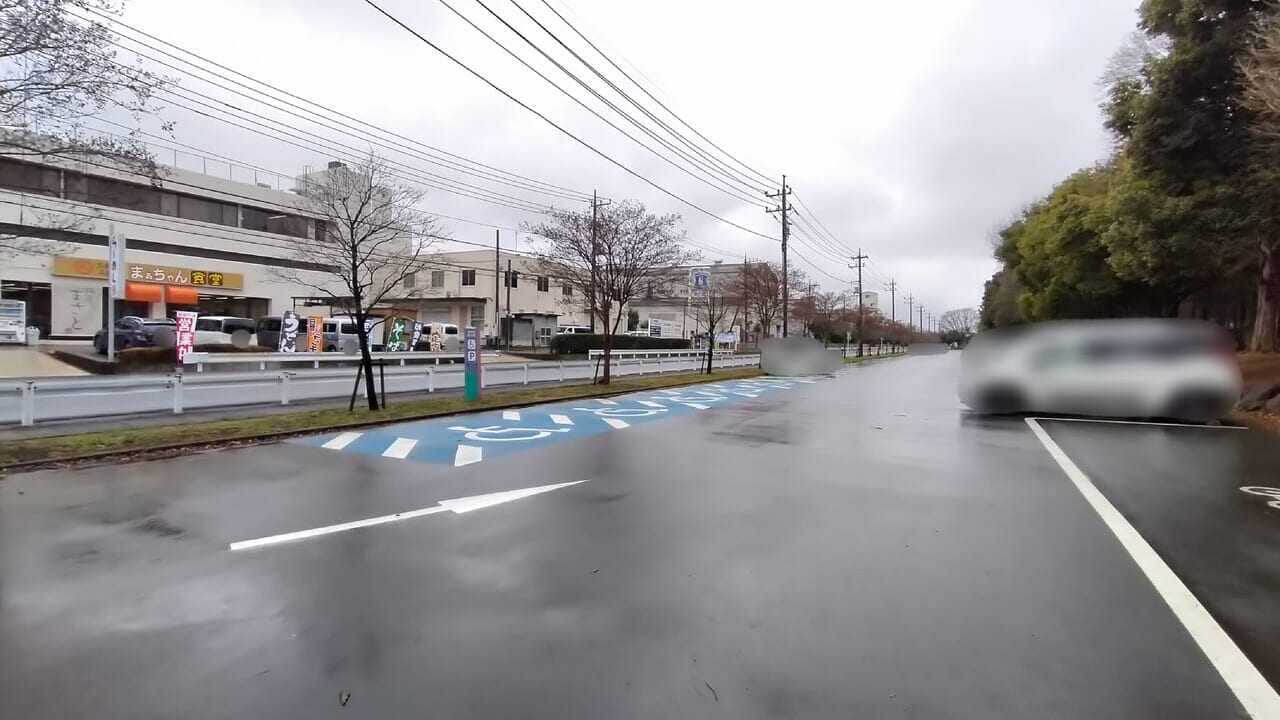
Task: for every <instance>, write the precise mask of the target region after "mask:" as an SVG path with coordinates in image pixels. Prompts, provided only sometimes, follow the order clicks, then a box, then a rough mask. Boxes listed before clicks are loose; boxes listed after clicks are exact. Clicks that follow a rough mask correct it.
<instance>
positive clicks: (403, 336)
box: [383, 317, 412, 352]
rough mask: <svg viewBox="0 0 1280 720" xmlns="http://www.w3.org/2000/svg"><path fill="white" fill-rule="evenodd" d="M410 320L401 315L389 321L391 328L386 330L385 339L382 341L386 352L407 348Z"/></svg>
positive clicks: (401, 350)
mask: <svg viewBox="0 0 1280 720" xmlns="http://www.w3.org/2000/svg"><path fill="white" fill-rule="evenodd" d="M410 322H412V321H411V320H409V319H408V318H402V317H398V318H395V319H393V320H392V321H391V328H390V329H389V330H387V340H386V342H385V343H383V347H384V348H385V349H386V351H387V352H404V351H406V350H408V349H409V336H410V330H409V323H410Z"/></svg>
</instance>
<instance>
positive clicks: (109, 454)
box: [0, 368, 764, 480]
mask: <svg viewBox="0 0 1280 720" xmlns="http://www.w3.org/2000/svg"><path fill="white" fill-rule="evenodd" d="M757 370H758V368H757ZM763 374H764V372H763V371H760V372H758V373H757V375H763ZM745 377H755V375H748V376H745ZM711 382H719V378H717V377H715V376H714V375H713V376H710V377H705V379H704V378H697V379H693V380H688V381H684V382H676V383H671V384H670V385H661V386H655V387H663V388H671V387H684V386H687V385H701V384H703V383H711ZM571 387H572V386H571ZM583 387H585V386H583ZM645 389H646V388H626V389H621V390H606V391H604V392H598V393H589V394H585V395H574V396H571V397H565V398H563V399H565V400H570V399H578V398H596V397H614V396H617V395H628V394H630V393H634V392H643V391H644V390H645ZM558 400H559V399H558V398H553V399H549V400H535V401H527V402H519V401H517V402H509V403H500V404H496V405H486V406H485V407H482V408H475V409H472V410H451V411H448V412H424V413H419V414H414V415H405V416H403V417H397V418H392V419H385V418H384V419H371V420H360V421H356V422H350V423H342V424H339V425H325V426H323V427H313V428H303V429H294V430H281V431H278V432H269V433H254V434H251V435H236V436H232V437H226V438H219V439H217V440H210V441H208V442H184V443H166V444H163V445H149V446H143V447H136V448H129V449H122V450H103V451H101V452H91V453H81V454H79V455H67V456H64V457H58V458H41V459H38V460H20V461H18V462H12V463H7V464H0V480H3V479H4V475H5V474H7V473H13V472H31V471H34V470H44V469H48V468H62V467H70V466H75V467H92V466H94V465H107V464H111V463H112V461H116V460H125V461H127V462H145V461H149V460H163V459H167V458H171V457H174V456H175V455H178V454H180V453H181V451H196V452H203V451H205V450H217V449H221V448H229V447H249V446H253V445H265V444H268V443H271V442H276V441H279V440H287V439H289V438H294V437H302V436H304V435H314V434H316V433H321V432H326V431H329V430H349V429H355V428H367V427H377V426H379V425H390V424H392V423H400V422H413V421H415V420H429V419H431V418H438V417H449V416H453V415H474V414H477V413H482V412H489V411H490V410H510V409H513V408H522V407H532V406H534V405H545V404H547V403H550V402H557V401H558ZM138 455H141V456H144V457H133V456H138Z"/></svg>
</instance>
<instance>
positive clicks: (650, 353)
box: [587, 348, 733, 360]
mask: <svg viewBox="0 0 1280 720" xmlns="http://www.w3.org/2000/svg"><path fill="white" fill-rule="evenodd" d="M609 352H610V353H611V354H612V355H613V357H616V358H619V359H623V360H627V359H635V358H680V357H700V358H702V359H703V360H706V359H707V351H706V350H698V349H696V348H695V349H687V350H610V351H609ZM712 354H713V355H714V356H715V357H724V356H727V355H732V354H733V351H732V350H716V351H714V352H713V353H712ZM602 355H604V350H588V351H587V359H589V360H595V359H596V358H598V357H601V356H602Z"/></svg>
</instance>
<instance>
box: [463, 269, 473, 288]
mask: <svg viewBox="0 0 1280 720" xmlns="http://www.w3.org/2000/svg"><path fill="white" fill-rule="evenodd" d="M462 284H463V285H468V286H469V285H475V284H476V271H475V270H463V271H462Z"/></svg>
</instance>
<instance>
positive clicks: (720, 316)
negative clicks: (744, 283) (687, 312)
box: [693, 273, 736, 375]
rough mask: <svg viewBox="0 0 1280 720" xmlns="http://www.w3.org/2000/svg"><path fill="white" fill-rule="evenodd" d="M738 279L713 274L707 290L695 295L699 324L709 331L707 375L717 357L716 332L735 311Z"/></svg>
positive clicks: (695, 308) (694, 304)
mask: <svg viewBox="0 0 1280 720" xmlns="http://www.w3.org/2000/svg"><path fill="white" fill-rule="evenodd" d="M735 280H736V278H733V277H731V276H726V275H724V274H717V273H711V277H710V280H709V282H708V283H707V289H706V290H703V291H701V292H700V294H696V295H694V298H693V306H694V311H695V313H696V316H697V320H698V324H699V325H700V326H702V327H705V328H706V329H707V374H708V375H710V374H711V365H712V360H713V358H714V357H715V348H716V331H717V330H719V329H720V327H721V326H722V324H723V323H724V319H725V318H726V317H727V316H728V315H729V311H730V310H732V309H733V307H734V303H735V302H736V298H734V287H733V285H734V284H735Z"/></svg>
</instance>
